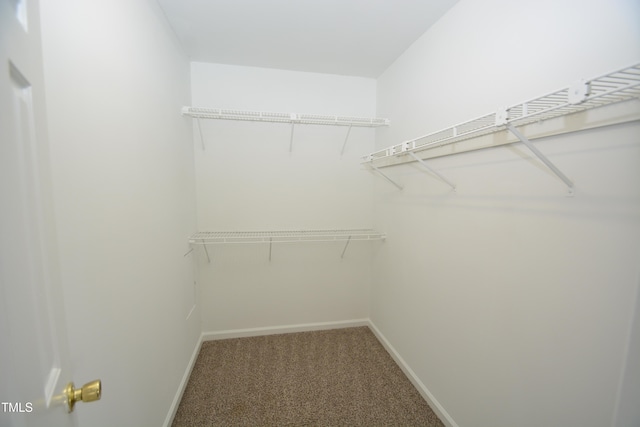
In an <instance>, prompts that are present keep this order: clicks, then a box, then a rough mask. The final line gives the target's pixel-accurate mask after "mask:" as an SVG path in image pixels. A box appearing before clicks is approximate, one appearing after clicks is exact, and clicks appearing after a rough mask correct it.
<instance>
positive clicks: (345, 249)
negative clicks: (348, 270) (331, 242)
mask: <svg viewBox="0 0 640 427" xmlns="http://www.w3.org/2000/svg"><path fill="white" fill-rule="evenodd" d="M350 241H351V236H349V238H348V239H347V243H345V245H344V249H343V250H342V255H340V258H344V253H345V252H347V247H349V242H350Z"/></svg>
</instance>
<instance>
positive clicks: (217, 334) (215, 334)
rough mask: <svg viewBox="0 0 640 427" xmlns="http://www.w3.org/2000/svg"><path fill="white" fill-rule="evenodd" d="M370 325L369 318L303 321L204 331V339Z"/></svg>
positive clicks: (211, 339)
mask: <svg viewBox="0 0 640 427" xmlns="http://www.w3.org/2000/svg"><path fill="white" fill-rule="evenodd" d="M357 326H369V319H353V320H342V321H338V322H320V323H303V324H299V325H286V326H267V327H263V328H249V329H231V330H226V331H212V332H204V333H203V334H202V336H203V341H213V340H223V339H228V338H244V337H257V336H261V335H275V334H290V333H293V332H307V331H321V330H325V329H340V328H354V327H357Z"/></svg>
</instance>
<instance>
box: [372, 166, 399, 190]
mask: <svg viewBox="0 0 640 427" xmlns="http://www.w3.org/2000/svg"><path fill="white" fill-rule="evenodd" d="M371 167H372V168H373V170H375V171H376V172H378V173H379V174H380V176H381V177H383V178H384V179H386V180H387V181H389V182H390V183H391V184H393V185H395V186H396V188H397V189H398V190H402V186H401V185H400V184H398V183H397V182H395V181H394V180H392V179H391V178H389V177H388V176H387V175H385V174H384V173H382V171H381V170H380V169H379V168H377V167H375V166H374V165H373V163H371Z"/></svg>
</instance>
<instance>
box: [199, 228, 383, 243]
mask: <svg viewBox="0 0 640 427" xmlns="http://www.w3.org/2000/svg"><path fill="white" fill-rule="evenodd" d="M385 238H386V236H385V234H384V233H380V232H377V231H374V230H371V229H344V230H281V231H201V232H198V233H195V234H194V235H192V236H191V238H190V239H189V243H192V244H196V245H210V244H228V243H284V242H334V241H341V242H345V241H355V240H384V239H385Z"/></svg>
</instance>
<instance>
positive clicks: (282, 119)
mask: <svg viewBox="0 0 640 427" xmlns="http://www.w3.org/2000/svg"><path fill="white" fill-rule="evenodd" d="M182 114H183V115H185V116H190V117H193V118H197V119H218V120H244V121H255V122H275V123H291V124H305V125H329V126H355V127H379V126H389V119H382V118H375V117H353V116H334V115H322V114H296V113H274V112H268V111H244V110H226V109H222V108H200V107H183V108H182Z"/></svg>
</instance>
